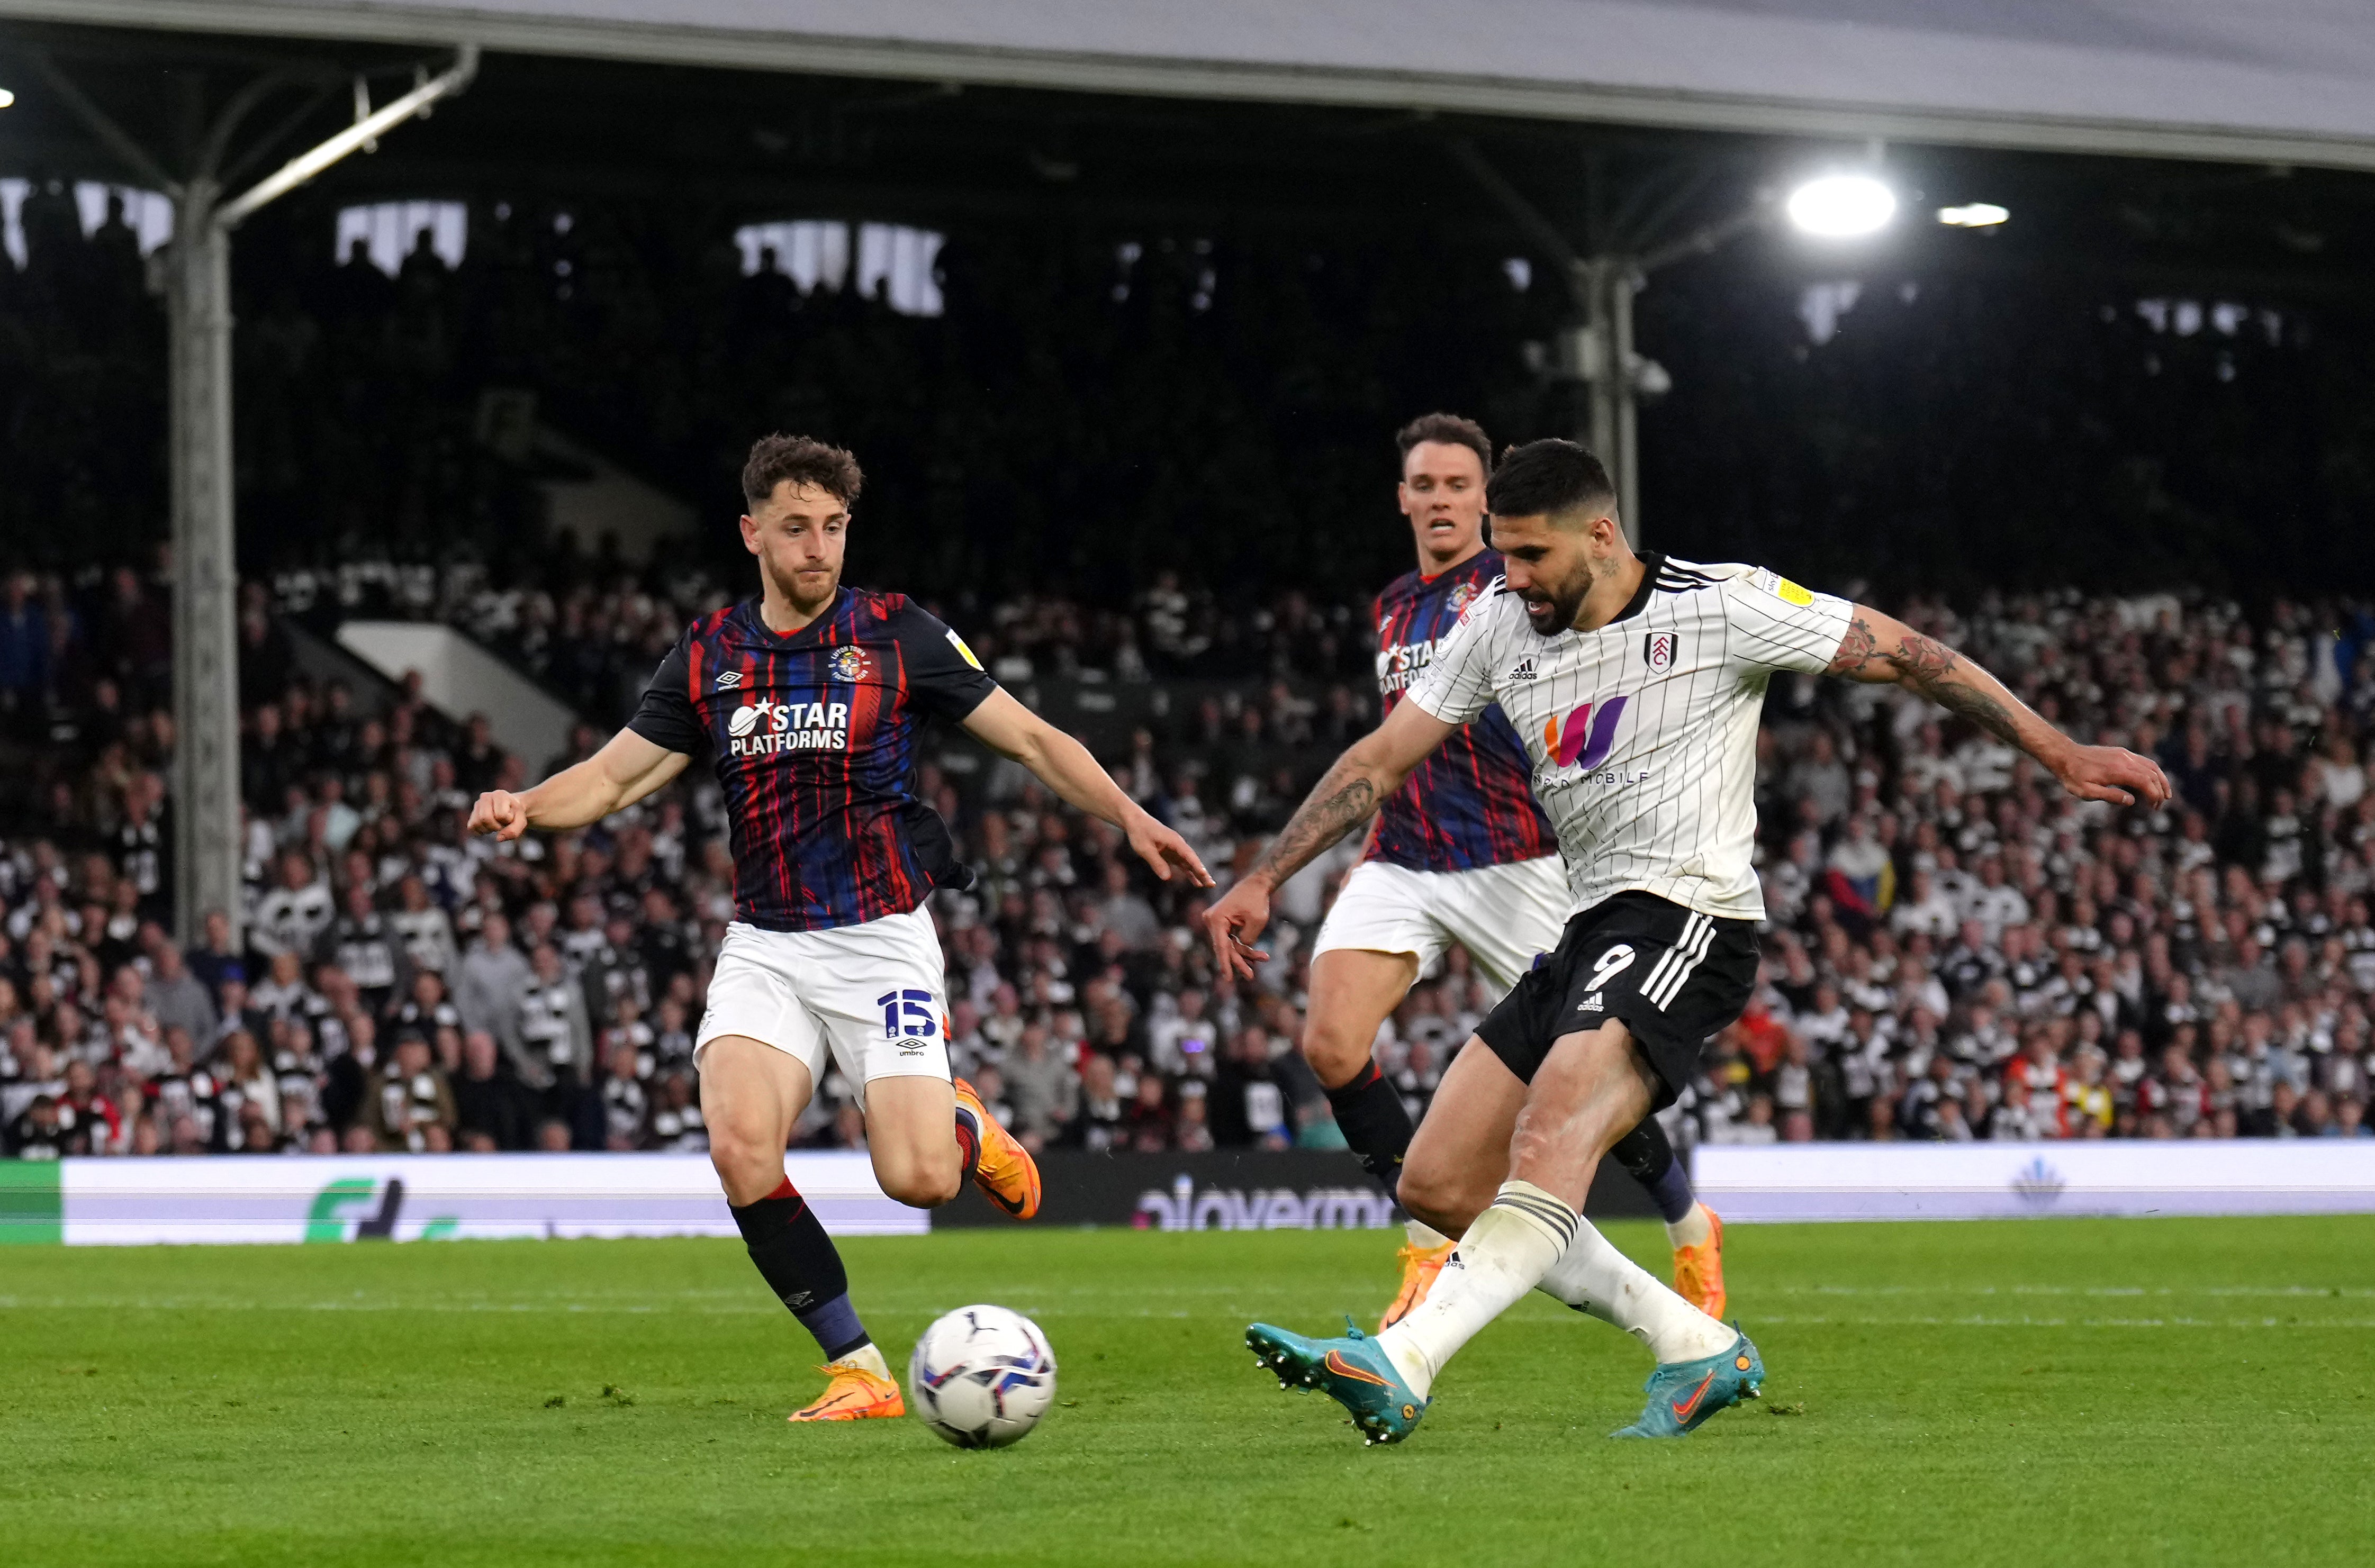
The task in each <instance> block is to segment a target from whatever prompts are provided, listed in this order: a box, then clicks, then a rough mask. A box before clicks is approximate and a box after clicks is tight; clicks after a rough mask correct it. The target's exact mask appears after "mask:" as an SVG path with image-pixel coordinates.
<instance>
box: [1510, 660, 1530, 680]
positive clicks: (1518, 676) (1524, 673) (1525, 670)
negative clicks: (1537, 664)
mask: <svg viewBox="0 0 2375 1568" xmlns="http://www.w3.org/2000/svg"><path fill="white" fill-rule="evenodd" d="M1509 678H1510V679H1511V680H1531V679H1533V678H1534V661H1533V660H1531V659H1519V660H1518V667H1517V668H1515V669H1513V670H1511V671H1510V672H1509Z"/></svg>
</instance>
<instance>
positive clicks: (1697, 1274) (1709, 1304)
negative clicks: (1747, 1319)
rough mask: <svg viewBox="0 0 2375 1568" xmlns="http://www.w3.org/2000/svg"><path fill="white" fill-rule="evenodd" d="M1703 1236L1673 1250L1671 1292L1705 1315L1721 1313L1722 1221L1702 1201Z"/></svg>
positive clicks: (1716, 1316)
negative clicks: (1690, 1244) (1704, 1219)
mask: <svg viewBox="0 0 2375 1568" xmlns="http://www.w3.org/2000/svg"><path fill="white" fill-rule="evenodd" d="M1699 1210H1700V1212H1702V1213H1704V1214H1705V1215H1706V1216H1707V1240H1706V1241H1703V1242H1701V1243H1700V1244H1698V1245H1696V1246H1695V1247H1676V1248H1675V1249H1674V1294H1676V1295H1678V1296H1680V1297H1682V1298H1683V1300H1684V1301H1686V1302H1688V1303H1691V1305H1693V1306H1695V1307H1696V1308H1698V1309H1699V1310H1700V1311H1701V1312H1703V1313H1705V1314H1707V1315H1708V1316H1709V1317H1714V1318H1720V1317H1722V1316H1723V1221H1722V1220H1719V1219H1718V1218H1717V1217H1716V1212H1715V1210H1714V1209H1712V1208H1707V1205H1706V1204H1704V1203H1702V1204H1700V1205H1699Z"/></svg>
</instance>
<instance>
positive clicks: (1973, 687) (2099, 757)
mask: <svg viewBox="0 0 2375 1568" xmlns="http://www.w3.org/2000/svg"><path fill="white" fill-rule="evenodd" d="M1826 674H1830V675H1837V676H1844V677H1846V678H1848V679H1849V680H1862V681H1871V682H1874V683H1878V684H1889V683H1894V684H1896V685H1898V686H1902V687H1904V688H1906V690H1909V691H1918V692H1920V693H1921V695H1922V696H1924V697H1927V698H1929V699H1930V701H1932V702H1935V703H1937V704H1938V705H1939V706H1940V707H1942V708H1944V709H1945V710H1946V711H1947V712H1949V713H1960V714H1961V715H1962V716H1963V717H1965V718H1967V719H1968V720H1970V721H1971V722H1972V723H1973V724H1975V725H1979V727H1980V728H1981V729H1983V730H1986V731H1987V732H1988V733H1989V734H1990V735H1992V736H1994V737H1996V738H1997V739H1999V740H2001V741H2003V742H2004V743H2005V744H2006V745H2009V746H2016V747H2018V748H2020V749H2022V750H2023V751H2026V752H2027V753H2028V754H2029V755H2030V756H2032V757H2034V758H2036V759H2037V760H2038V761H2039V762H2042V763H2044V764H2045V766H2046V767H2047V768H2049V769H2050V770H2051V771H2052V773H2053V776H2054V777H2055V778H2057V779H2060V780H2061V781H2062V787H2064V788H2065V789H2067V790H2069V791H2070V793H2071V794H2073V795H2074V796H2079V797H2080V798H2081V799H2085V800H2108V801H2111V802H2114V803H2116V804H2118V805H2121V806H2133V805H2134V804H2135V803H2136V802H2137V801H2138V800H2139V799H2141V800H2142V801H2143V802H2144V803H2145V805H2147V806H2152V807H2156V808H2157V807H2159V806H2161V805H2163V804H2164V803H2166V802H2167V801H2168V796H2169V789H2168V775H2167V774H2165V773H2163V772H2161V770H2160V764H2159V763H2157V762H2155V761H2154V760H2152V759H2151V758H2149V757H2140V756H2138V755H2137V754H2136V753H2134V752H2133V751H2127V750H2122V749H2121V748H2119V747H2116V746H2081V745H2079V744H2078V743H2077V742H2076V741H2074V740H2073V739H2071V738H2070V737H2068V736H2066V735H2064V734H2062V732H2061V731H2060V730H2058V729H2055V728H2054V727H2053V726H2052V725H2050V724H2048V723H2046V722H2045V721H2044V720H2043V719H2042V718H2039V717H2038V715H2037V713H2035V712H2034V711H2032V710H2031V709H2030V708H2029V706H2028V705H2027V704H2026V703H2025V702H2023V701H2021V700H2020V699H2019V698H2017V697H2015V696H2014V695H2013V694H2012V693H2011V692H2010V691H2008V690H2005V689H2004V685H2003V682H2002V681H2000V680H1998V679H1997V678H1995V677H1994V676H1991V675H1990V674H1989V673H1988V672H1987V671H1986V670H1984V669H1981V668H1980V667H1979V665H1978V664H1977V663H1976V662H1974V661H1973V660H1972V659H1970V658H1969V657H1967V655H1965V654H1958V653H1956V651H1955V650H1954V649H1952V648H1949V647H1947V646H1946V645H1945V644H1944V643H1940V642H1938V641H1936V640H1935V639H1933V638H1929V637H1924V636H1923V635H1921V633H1920V632H1918V631H1914V630H1913V629H1912V628H1911V627H1909V626H1908V625H1906V624H1905V623H1904V622H1903V621H1901V620H1898V619H1896V618H1895V617H1894V616H1886V615H1883V614H1881V613H1880V611H1878V610H1876V609H1873V608H1871V607H1868V606H1864V605H1858V606H1856V607H1855V611H1854V617H1853V619H1850V620H1849V623H1848V630H1847V634H1846V635H1845V636H1844V637H1842V638H1840V639H1839V651H1838V653H1837V654H1835V655H1833V657H1832V659H1831V665H1830V668H1829V669H1828V670H1827V671H1826Z"/></svg>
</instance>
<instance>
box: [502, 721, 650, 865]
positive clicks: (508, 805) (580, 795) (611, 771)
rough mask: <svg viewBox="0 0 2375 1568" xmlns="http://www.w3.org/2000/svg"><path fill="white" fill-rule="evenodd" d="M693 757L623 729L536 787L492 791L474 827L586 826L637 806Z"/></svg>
mask: <svg viewBox="0 0 2375 1568" xmlns="http://www.w3.org/2000/svg"><path fill="white" fill-rule="evenodd" d="M690 760H691V758H689V757H687V756H686V755H685V754H684V753H683V752H681V751H670V750H668V749H667V748H665V747H663V746H660V745H658V744H656V742H653V741H649V740H646V739H644V737H642V736H640V735H637V734H636V733H635V732H634V731H633V730H631V729H622V730H620V732H619V733H618V734H616V735H614V736H612V737H610V743H609V745H607V746H605V747H603V748H602V749H601V750H599V751H597V752H596V753H594V755H593V756H591V757H588V758H586V759H585V760H584V761H583V762H579V763H577V764H576V765H575V766H573V767H568V768H563V769H562V770H561V772H557V773H555V774H553V775H552V777H550V778H549V779H547V780H545V781H544V782H543V783H542V784H538V785H537V786H536V787H535V788H534V789H530V790H523V791H521V792H520V793H519V794H517V795H514V794H513V793H512V792H511V791H510V790H507V789H490V790H489V791H487V793H486V794H484V795H482V796H479V802H478V804H477V805H475V806H473V807H471V808H470V831H472V832H474V833H492V834H493V835H494V836H495V837H496V838H498V839H515V838H517V837H519V836H520V835H521V834H522V833H524V832H526V831H528V830H529V829H530V828H582V827H585V825H586V824H587V823H589V822H598V821H600V820H601V819H603V818H605V817H608V816H609V814H610V813H611V812H613V811H616V810H619V809H620V808H622V807H628V806H632V805H633V804H634V803H635V802H636V801H638V800H641V799H642V798H643V797H644V796H647V795H649V794H651V793H652V791H654V790H656V789H657V788H659V787H660V786H661V785H662V784H666V783H668V781H669V780H670V779H672V778H674V777H676V776H677V775H678V774H679V773H680V772H684V765H685V763H687V762H688V761H690Z"/></svg>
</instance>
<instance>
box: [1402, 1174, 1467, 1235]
mask: <svg viewBox="0 0 2375 1568" xmlns="http://www.w3.org/2000/svg"><path fill="white" fill-rule="evenodd" d="M1394 1196H1395V1197H1397V1198H1399V1199H1400V1202H1401V1206H1402V1208H1405V1209H1407V1210H1408V1211H1409V1212H1410V1214H1411V1215H1412V1218H1414V1219H1417V1220H1421V1221H1423V1222H1424V1223H1425V1224H1428V1225H1431V1226H1433V1227H1434V1228H1435V1229H1436V1230H1438V1231H1441V1232H1444V1233H1445V1234H1446V1235H1455V1236H1456V1235H1458V1234H1459V1232H1462V1231H1464V1230H1466V1229H1467V1228H1468V1222H1469V1221H1470V1220H1473V1219H1475V1218H1476V1211H1475V1207H1474V1205H1473V1204H1472V1202H1471V1197H1472V1195H1471V1193H1470V1192H1469V1190H1468V1184H1467V1183H1465V1182H1463V1181H1461V1180H1460V1179H1459V1177H1458V1176H1456V1175H1454V1174H1451V1173H1447V1172H1435V1171H1428V1170H1424V1169H1421V1168H1418V1167H1414V1166H1409V1165H1405V1166H1404V1167H1402V1174H1401V1180H1400V1182H1398V1183H1396V1184H1395V1187H1394Z"/></svg>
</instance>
